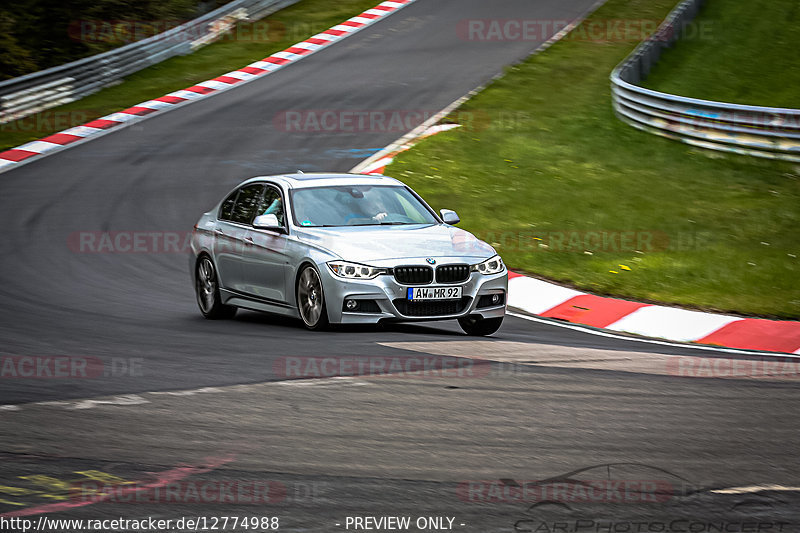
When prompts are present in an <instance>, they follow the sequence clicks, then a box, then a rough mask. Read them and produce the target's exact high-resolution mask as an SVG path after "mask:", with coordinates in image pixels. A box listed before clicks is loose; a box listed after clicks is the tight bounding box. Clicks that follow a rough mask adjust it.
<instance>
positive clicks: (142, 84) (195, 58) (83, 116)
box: [0, 0, 380, 151]
mask: <svg viewBox="0 0 800 533" xmlns="http://www.w3.org/2000/svg"><path fill="white" fill-rule="evenodd" d="M378 3H380V0H340V1H338V2H328V1H326V0H303V1H301V2H298V3H297V4H294V5H292V6H289V7H287V8H285V9H282V10H280V11H278V12H276V13H274V14H273V15H270V16H269V17H267V18H265V19H262V20H261V21H257V22H254V23H246V24H240V25H239V26H238V27H237V29H236V30H234V32H232V34H231V35H230V36H228V37H227V38H224V39H222V40H220V41H218V42H216V43H213V44H210V45H208V46H206V47H204V48H201V49H199V50H198V51H196V52H194V53H193V54H190V55H187V56H181V57H174V58H172V59H168V60H167V61H164V62H162V63H159V64H157V65H154V66H152V67H149V68H147V69H144V70H141V71H139V72H137V73H135V74H133V75H131V76H128V77H127V78H126V79H125V81H124V82H123V83H121V84H120V85H116V86H114V87H109V88H107V89H103V90H102V91H100V92H98V93H95V94H93V95H90V96H87V97H86V98H83V99H81V100H78V101H76V102H72V103H70V104H67V105H63V106H60V107H56V108H52V109H48V110H46V111H43V112H41V113H37V114H35V115H32V116H30V117H27V118H24V119H21V120H18V121H16V122H10V123H8V124H0V151H2V150H7V149H9V148H13V147H15V146H19V145H20V144H24V143H26V142H29V141H33V140H36V139H40V138H42V137H44V136H46V135H50V134H51V133H55V132H57V131H61V130H63V129H66V128H69V127H72V126H78V125H80V124H82V123H84V122H86V121H89V120H93V119H95V118H97V117H101V116H103V115H107V114H109V113H113V112H115V111H119V110H121V109H125V108H127V107H130V106H132V105H135V104H138V103H140V102H144V101H145V100H149V99H151V98H158V97H159V96H163V95H165V94H167V93H169V92H172V91H177V90H179V89H185V88H186V87H189V86H191V85H194V84H196V83H199V82H201V81H205V80H208V79H211V78H215V77H217V76H219V75H221V74H224V73H225V72H229V71H231V70H235V69H238V68H241V67H244V66H245V65H247V64H249V63H252V62H253V61H258V60H260V59H263V58H265V57H267V56H269V55H271V54H273V53H275V52H278V51H280V50H283V49H285V48H287V47H289V46H291V45H293V44H295V43H297V42H299V41H302V40H305V39H307V38H308V37H310V36H312V35H314V34H316V33H319V32H321V31H324V30H326V29H328V28H330V27H331V26H334V25H336V24H338V23H340V22H342V21H343V20H346V19H348V18H350V17H352V16H354V15H357V14H359V13H361V12H363V11H365V10H367V9H369V8H371V7H374V6H375V5H377V4H378Z"/></svg>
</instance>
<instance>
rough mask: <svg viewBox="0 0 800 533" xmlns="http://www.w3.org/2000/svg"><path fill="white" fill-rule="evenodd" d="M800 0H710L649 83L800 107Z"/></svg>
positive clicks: (708, 97) (704, 95) (687, 92)
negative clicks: (799, 1)
mask: <svg viewBox="0 0 800 533" xmlns="http://www.w3.org/2000/svg"><path fill="white" fill-rule="evenodd" d="M798 50H800V3H798V2H797V0H769V1H767V0H756V1H752V0H708V1H707V3H706V5H705V6H704V8H703V9H702V10H701V12H700V14H699V15H698V17H697V18H696V19H695V20H694V22H693V23H692V24H691V26H689V28H688V30H687V33H686V38H685V39H683V40H681V41H679V42H678V44H677V45H676V46H674V47H673V48H671V49H668V50H666V52H665V53H664V54H663V57H662V59H661V61H659V63H658V66H657V67H656V68H655V69H654V70H653V72H652V74H651V75H650V76H649V77H648V79H647V80H645V82H644V85H645V86H646V87H649V88H651V89H655V90H658V91H664V92H669V93H673V94H679V95H682V96H691V97H694V98H703V99H706V100H719V101H722V102H735V103H740V104H751V105H764V106H773V107H791V108H800V89H798V87H800V63H798V60H797V51H798Z"/></svg>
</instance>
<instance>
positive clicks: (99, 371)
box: [0, 355, 144, 379]
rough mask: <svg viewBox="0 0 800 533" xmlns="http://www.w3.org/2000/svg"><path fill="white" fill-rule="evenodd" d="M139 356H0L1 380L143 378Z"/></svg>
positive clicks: (141, 361) (142, 360)
mask: <svg viewBox="0 0 800 533" xmlns="http://www.w3.org/2000/svg"><path fill="white" fill-rule="evenodd" d="M143 363H144V359H142V358H140V357H107V358H101V357H81V356H70V355H59V356H42V355H3V356H0V379H14V378H16V379H96V378H102V377H135V376H142V375H144V372H143Z"/></svg>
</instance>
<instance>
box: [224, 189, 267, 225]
mask: <svg viewBox="0 0 800 533" xmlns="http://www.w3.org/2000/svg"><path fill="white" fill-rule="evenodd" d="M263 192H264V185H262V184H260V183H256V184H253V185H247V186H245V187H242V188H241V189H239V196H238V197H237V198H236V204H235V205H234V206H233V213H232V214H231V220H232V221H233V222H238V223H239V224H251V223H252V222H253V219H254V218H255V216H256V209H257V208H258V204H259V202H260V201H261V196H262V194H263Z"/></svg>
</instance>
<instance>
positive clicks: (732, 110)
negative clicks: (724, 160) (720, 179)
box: [611, 0, 800, 162]
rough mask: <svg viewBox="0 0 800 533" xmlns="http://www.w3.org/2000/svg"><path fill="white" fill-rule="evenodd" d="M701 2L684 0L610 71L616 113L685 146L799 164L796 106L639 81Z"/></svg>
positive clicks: (799, 117) (798, 113)
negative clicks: (732, 100)
mask: <svg viewBox="0 0 800 533" xmlns="http://www.w3.org/2000/svg"><path fill="white" fill-rule="evenodd" d="M704 2H705V0H684V1H683V2H681V3H680V4H678V6H677V7H676V8H675V9H674V10H673V11H672V12H671V13H670V14H669V16H668V17H667V18H666V20H664V22H663V23H662V24H661V26H659V28H658V30H657V31H656V32H655V33H654V34H653V35H652V36H651V37H650V38H649V39H647V40H646V41H643V42H642V43H640V44H639V46H637V47H636V49H635V50H634V51H633V52H632V53H631V54H630V55H629V56H628V57H626V58H625V60H623V62H622V63H620V64H619V65H618V66H617V67H616V68H615V69H614V71H613V72H612V73H611V94H612V101H613V106H614V111H615V113H616V114H617V117H619V118H620V119H621V120H622V121H623V122H626V123H627V124H629V125H631V126H633V127H635V128H638V129H641V130H644V131H647V132H650V133H654V134H656V135H661V136H663V137H667V138H670V139H675V140H679V141H682V142H684V143H687V144H691V145H694V146H699V147H702V148H709V149H712V150H721V151H726V152H735V153H739V154H745V155H752V156H758V157H766V158H770V159H783V160H787V161H794V162H800V109H784V108H779V107H760V106H751V105H740V104H729V103H725V102H714V101H710V100H700V99H697V98H687V97H683V96H676V95H672V94H667V93H662V92H658V91H653V90H650V89H645V88H644V87H640V86H639V85H637V84H638V83H640V82H641V81H642V80H643V79H645V78H646V77H647V75H648V74H649V73H650V69H651V68H652V67H653V66H654V65H655V64H656V63H657V62H658V59H659V58H660V56H661V52H662V50H664V48H667V47H670V46H672V44H674V43H675V41H676V40H677V39H678V38H679V37H680V35H681V34H682V33H683V31H684V29H685V28H686V25H687V24H688V23H689V22H691V21H692V19H694V17H695V16H696V15H697V12H698V11H699V9H700V7H701V6H702V5H703V3H704Z"/></svg>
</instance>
